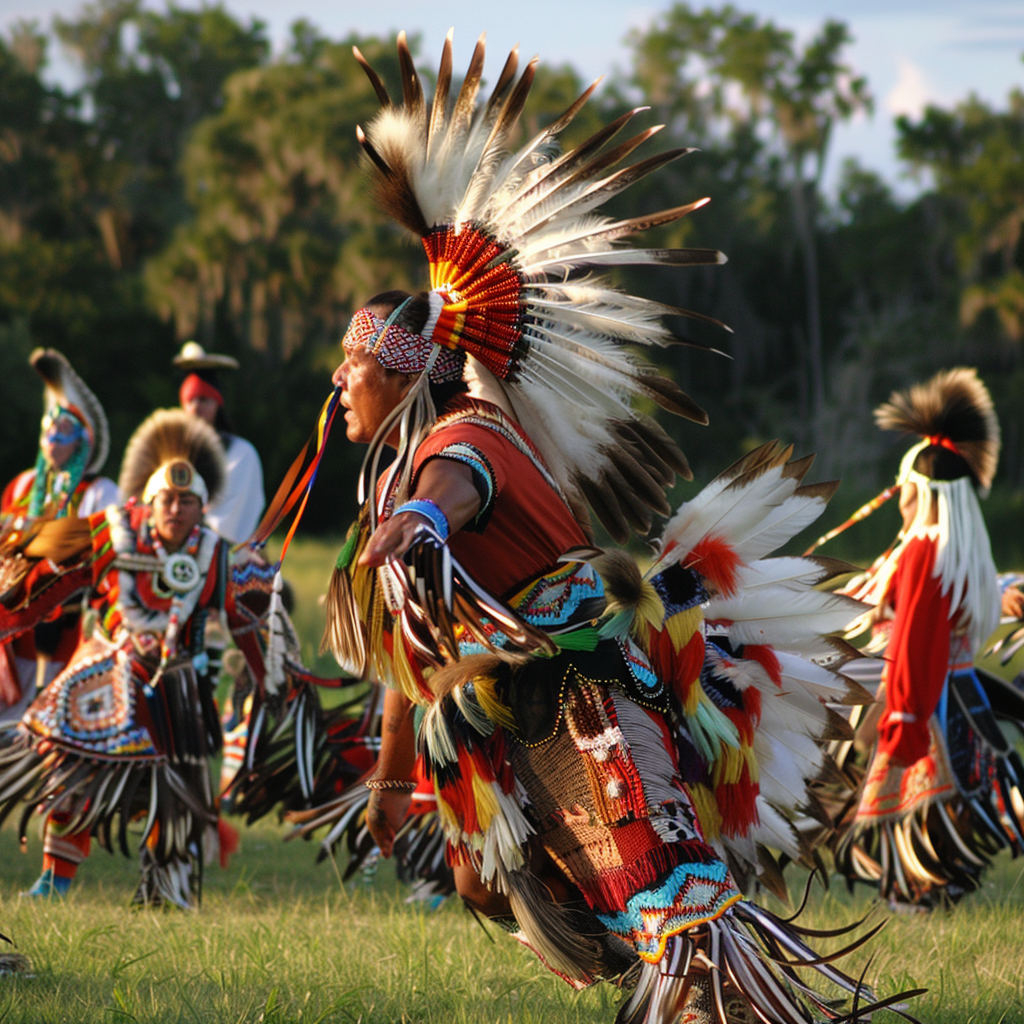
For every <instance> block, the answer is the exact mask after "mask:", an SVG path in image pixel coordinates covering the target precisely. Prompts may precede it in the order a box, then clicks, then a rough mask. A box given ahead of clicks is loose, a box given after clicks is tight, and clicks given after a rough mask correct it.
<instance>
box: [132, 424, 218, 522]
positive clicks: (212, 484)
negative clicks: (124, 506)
mask: <svg viewBox="0 0 1024 1024" xmlns="http://www.w3.org/2000/svg"><path fill="white" fill-rule="evenodd" d="M173 459H184V460H185V461H187V462H190V463H191V464H192V466H193V467H194V468H195V471H196V472H197V473H198V474H199V475H200V476H201V477H202V478H203V480H204V481H205V483H206V489H207V491H208V492H209V501H210V502H211V503H212V502H214V501H216V500H217V497H218V496H219V495H220V492H221V490H222V489H223V487H224V478H225V476H226V471H227V466H226V463H225V459H224V447H223V445H222V444H221V443H220V438H219V437H218V436H217V432H216V431H215V430H214V429H213V427H211V426H210V425H209V423H207V422H206V421H205V420H201V419H199V417H198V416H191V415H189V413H187V412H185V410H184V409H157V411H156V412H154V413H153V414H152V415H151V416H150V417H149V418H148V419H146V420H145V421H144V422H143V424H142V426H140V427H139V428H138V430H136V431H135V433H134V434H132V436H131V440H130V441H129V442H128V447H127V448H126V449H125V452H124V461H123V462H122V463H121V478H120V480H118V487H120V488H121V494H122V496H123V497H124V498H125V500H127V499H128V498H141V497H142V492H143V491H144V490H145V489H146V483H147V482H148V480H149V478H150V477H151V476H152V475H153V474H154V473H155V472H156V471H157V470H158V469H159V468H160V467H161V466H162V465H164V463H166V462H170V461H171V460H173Z"/></svg>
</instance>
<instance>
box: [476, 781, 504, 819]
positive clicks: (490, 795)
mask: <svg viewBox="0 0 1024 1024" xmlns="http://www.w3.org/2000/svg"><path fill="white" fill-rule="evenodd" d="M473 802H474V803H475V804H476V820H477V821H478V822H479V824H480V831H481V832H486V831H487V830H488V828H490V826H491V822H492V821H493V820H494V818H495V817H497V816H498V815H499V814H501V808H500V807H499V806H498V798H497V797H496V796H495V795H494V790H493V789H492V788H491V784H490V783H489V782H484V780H483V779H482V778H481V777H480V776H479V775H477V774H476V772H474V773H473Z"/></svg>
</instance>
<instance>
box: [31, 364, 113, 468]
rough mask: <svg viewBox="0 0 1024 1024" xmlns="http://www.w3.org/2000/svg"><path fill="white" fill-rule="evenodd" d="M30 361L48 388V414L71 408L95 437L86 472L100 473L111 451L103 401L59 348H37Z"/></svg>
mask: <svg viewBox="0 0 1024 1024" xmlns="http://www.w3.org/2000/svg"><path fill="white" fill-rule="evenodd" d="M28 361H29V363H30V365H31V366H32V369H33V370H35V371H36V373H38V374H39V376H40V377H42V378H43V382H44V383H45V385H46V391H45V395H44V398H43V407H44V410H45V413H44V415H48V414H49V413H50V412H51V411H52V410H53V409H55V408H56V407H57V406H61V407H63V408H65V409H70V410H71V411H72V412H74V413H75V415H77V416H78V417H79V418H80V419H81V420H82V421H83V422H84V423H85V425H86V428H87V429H88V431H89V433H90V434H91V435H92V437H91V452H90V455H89V458H88V461H87V462H86V464H85V470H84V472H86V473H98V472H99V470H100V468H101V467H102V466H103V463H104V462H106V460H107V453H108V452H109V450H110V432H109V429H108V427H107V417H106V416H105V415H104V412H103V406H102V405H100V402H99V399H98V398H97V397H96V396H95V395H94V394H93V393H92V391H91V390H90V389H89V388H88V387H87V386H86V384H85V381H83V380H82V378H81V377H79V376H78V374H77V373H75V371H74V370H73V369H72V367H71V364H70V363H69V362H68V360H67V357H66V356H65V355H64V354H63V353H61V352H58V351H57V350H56V349H53V348H37V349H35V350H34V351H33V352H32V354H31V355H30V356H29V357H28Z"/></svg>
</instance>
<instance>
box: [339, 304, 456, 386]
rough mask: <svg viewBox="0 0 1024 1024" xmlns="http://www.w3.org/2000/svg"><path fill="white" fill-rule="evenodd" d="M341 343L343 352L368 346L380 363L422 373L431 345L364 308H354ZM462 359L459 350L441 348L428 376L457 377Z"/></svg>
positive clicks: (438, 380)
mask: <svg viewBox="0 0 1024 1024" xmlns="http://www.w3.org/2000/svg"><path fill="white" fill-rule="evenodd" d="M341 344H342V347H343V348H344V349H345V351H346V352H347V353H351V352H352V351H353V350H354V349H357V348H365V349H368V350H369V351H370V352H371V353H372V354H373V356H374V358H376V360H377V362H378V363H380V364H381V366H383V367H385V368H386V369H388V370H397V371H398V372H399V373H422V371H423V370H424V369H425V367H426V365H427V359H428V357H429V356H430V353H431V351H432V350H433V348H434V344H433V342H431V341H429V340H428V339H427V338H424V337H423V335H422V334H414V333H413V332H412V331H408V330H406V329H405V328H404V327H400V326H399V325H398V324H395V323H388V321H386V320H381V319H380V317H378V316H375V315H374V314H373V313H371V312H370V310H368V309H358V310H356V313H355V315H354V316H353V317H352V322H351V323H350V324H349V325H348V330H347V331H346V332H345V337H344V338H343V339H342V343H341ZM464 362H465V356H464V354H463V353H462V352H461V351H459V350H458V349H456V348H446V347H442V348H441V351H440V352H439V353H438V355H437V359H436V360H435V362H434V365H433V366H432V367H431V369H430V379H431V380H432V381H433V382H434V383H435V384H443V383H445V382H447V381H453V380H461V379H462V369H463V363H464Z"/></svg>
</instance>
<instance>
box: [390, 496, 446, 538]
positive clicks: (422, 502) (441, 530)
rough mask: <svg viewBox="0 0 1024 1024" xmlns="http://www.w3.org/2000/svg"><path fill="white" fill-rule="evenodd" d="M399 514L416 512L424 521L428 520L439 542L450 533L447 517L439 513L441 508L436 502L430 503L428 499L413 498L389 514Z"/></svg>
mask: <svg viewBox="0 0 1024 1024" xmlns="http://www.w3.org/2000/svg"><path fill="white" fill-rule="evenodd" d="M399 512H418V513H419V514H420V515H421V516H423V517H424V519H429V520H430V525H431V526H433V527H434V532H435V533H436V534H437V535H438V536H439V537H440V538H441V540H447V539H448V534H449V533H450V532H451V531H450V529H449V526H448V517H447V516H446V515H445V514H444V512H442V511H441V507H440V506H439V505H438V504H437V502H436V501H431V500H430V498H413V500H412V501H407V502H406V503H405V504H404V505H399V506H398V508H396V509H395V511H394V512H392V513H391V514H392V515H393V516H397V515H398V514H399Z"/></svg>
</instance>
